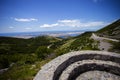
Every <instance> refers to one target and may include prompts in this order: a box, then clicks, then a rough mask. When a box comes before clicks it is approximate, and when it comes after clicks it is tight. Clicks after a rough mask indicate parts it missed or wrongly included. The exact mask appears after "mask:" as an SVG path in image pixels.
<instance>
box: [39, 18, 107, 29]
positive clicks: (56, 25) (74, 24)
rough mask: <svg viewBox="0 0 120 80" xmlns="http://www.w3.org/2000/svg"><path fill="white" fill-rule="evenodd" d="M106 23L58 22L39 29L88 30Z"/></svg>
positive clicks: (75, 20)
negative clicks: (66, 28)
mask: <svg viewBox="0 0 120 80" xmlns="http://www.w3.org/2000/svg"><path fill="white" fill-rule="evenodd" d="M106 24H107V23H105V22H102V21H91V22H81V21H80V20H77V19H74V20H58V21H57V23H55V24H43V25H41V26H40V27H42V28H52V27H60V26H63V27H81V28H83V27H84V28H85V27H86V28H89V27H98V26H104V25H106Z"/></svg>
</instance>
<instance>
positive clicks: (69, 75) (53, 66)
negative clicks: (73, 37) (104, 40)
mask: <svg viewBox="0 0 120 80" xmlns="http://www.w3.org/2000/svg"><path fill="white" fill-rule="evenodd" d="M95 74H96V75H95ZM34 80H120V54H116V53H111V52H105V51H76V52H70V53H67V54H64V55H62V56H59V57H57V58H55V59H53V60H52V61H51V62H49V63H47V64H46V65H44V66H43V67H42V68H41V70H40V71H39V72H38V74H37V75H36V76H35V78H34Z"/></svg>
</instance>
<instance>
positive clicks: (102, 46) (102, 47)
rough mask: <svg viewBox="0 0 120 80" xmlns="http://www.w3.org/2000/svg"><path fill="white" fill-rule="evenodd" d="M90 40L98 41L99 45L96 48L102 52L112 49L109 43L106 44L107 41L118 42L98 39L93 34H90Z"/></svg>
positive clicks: (102, 38)
mask: <svg viewBox="0 0 120 80" xmlns="http://www.w3.org/2000/svg"><path fill="white" fill-rule="evenodd" d="M91 38H92V39H94V40H97V41H99V42H100V43H99V46H98V48H99V49H100V50H104V51H108V50H109V49H110V48H111V47H112V45H111V44H110V43H109V42H107V40H111V41H115V42H118V40H115V39H109V38H104V37H99V36H97V35H95V34H94V33H93V34H92V36H91Z"/></svg>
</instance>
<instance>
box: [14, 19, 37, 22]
mask: <svg viewBox="0 0 120 80" xmlns="http://www.w3.org/2000/svg"><path fill="white" fill-rule="evenodd" d="M14 20H15V21H18V22H31V21H38V20H37V19H35V18H29V19H27V18H14Z"/></svg>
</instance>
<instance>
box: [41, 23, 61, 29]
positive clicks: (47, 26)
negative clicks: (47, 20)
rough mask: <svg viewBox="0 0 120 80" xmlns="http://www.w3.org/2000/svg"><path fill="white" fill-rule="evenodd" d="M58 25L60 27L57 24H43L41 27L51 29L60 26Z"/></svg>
mask: <svg viewBox="0 0 120 80" xmlns="http://www.w3.org/2000/svg"><path fill="white" fill-rule="evenodd" d="M58 25H59V24H58V23H55V24H43V25H41V26H40V27H42V28H50V27H55V26H58Z"/></svg>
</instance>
